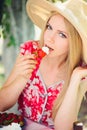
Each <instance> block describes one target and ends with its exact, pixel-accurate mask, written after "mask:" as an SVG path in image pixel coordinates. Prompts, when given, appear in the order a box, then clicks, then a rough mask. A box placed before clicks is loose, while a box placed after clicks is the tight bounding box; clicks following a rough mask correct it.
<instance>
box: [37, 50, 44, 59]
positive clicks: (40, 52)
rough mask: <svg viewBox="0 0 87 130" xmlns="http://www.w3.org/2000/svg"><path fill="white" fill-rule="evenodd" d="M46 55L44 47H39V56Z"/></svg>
mask: <svg viewBox="0 0 87 130" xmlns="http://www.w3.org/2000/svg"><path fill="white" fill-rule="evenodd" d="M45 55H46V53H45V52H44V51H43V50H42V49H39V50H38V56H39V57H40V58H41V59H42V58H43V57H44V56H45Z"/></svg>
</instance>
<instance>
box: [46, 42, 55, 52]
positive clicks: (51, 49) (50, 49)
mask: <svg viewBox="0 0 87 130" xmlns="http://www.w3.org/2000/svg"><path fill="white" fill-rule="evenodd" d="M45 46H46V47H48V48H49V51H53V50H54V49H53V48H51V47H50V46H48V45H47V44H46V45H45Z"/></svg>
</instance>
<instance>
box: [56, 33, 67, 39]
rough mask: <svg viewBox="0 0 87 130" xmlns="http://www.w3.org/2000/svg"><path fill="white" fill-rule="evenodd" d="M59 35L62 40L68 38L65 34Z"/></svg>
mask: <svg viewBox="0 0 87 130" xmlns="http://www.w3.org/2000/svg"><path fill="white" fill-rule="evenodd" d="M58 34H59V36H60V37H62V38H67V36H66V35H65V34H64V33H63V32H59V33H58Z"/></svg>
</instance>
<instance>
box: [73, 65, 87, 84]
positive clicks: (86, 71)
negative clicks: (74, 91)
mask: <svg viewBox="0 0 87 130" xmlns="http://www.w3.org/2000/svg"><path fill="white" fill-rule="evenodd" d="M85 77H87V66H85V67H80V66H79V67H76V68H75V69H74V71H73V73H72V75H71V82H73V83H77V85H78V86H79V85H80V83H81V81H82V79H85ZM85 81H86V82H87V80H85ZM86 84H87V83H86ZM77 85H75V86H77Z"/></svg>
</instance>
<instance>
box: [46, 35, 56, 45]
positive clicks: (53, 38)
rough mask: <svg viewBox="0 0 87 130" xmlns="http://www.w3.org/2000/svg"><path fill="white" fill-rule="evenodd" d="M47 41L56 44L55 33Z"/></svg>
mask: <svg viewBox="0 0 87 130" xmlns="http://www.w3.org/2000/svg"><path fill="white" fill-rule="evenodd" d="M47 41H48V42H50V43H54V41H55V34H54V33H52V34H50V36H49V37H48V39H47Z"/></svg>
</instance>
